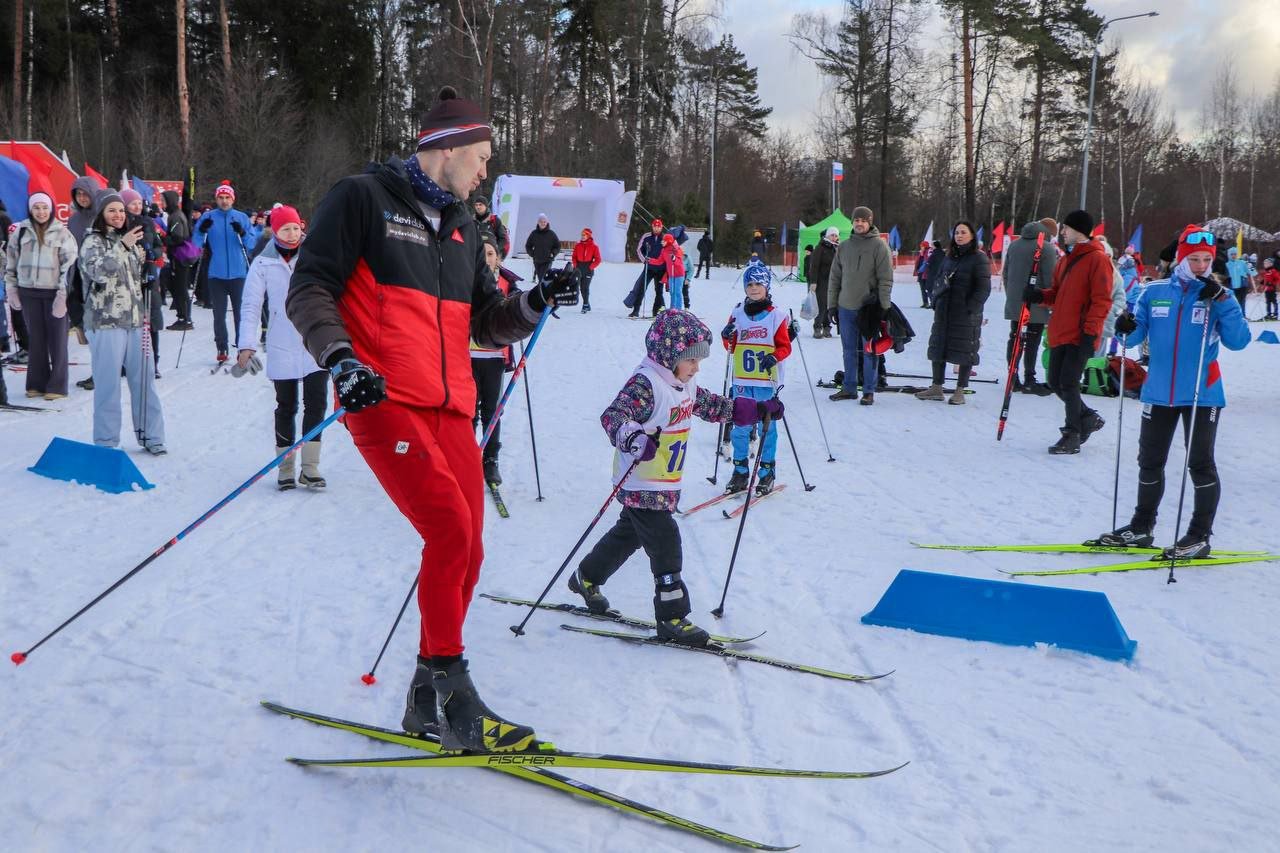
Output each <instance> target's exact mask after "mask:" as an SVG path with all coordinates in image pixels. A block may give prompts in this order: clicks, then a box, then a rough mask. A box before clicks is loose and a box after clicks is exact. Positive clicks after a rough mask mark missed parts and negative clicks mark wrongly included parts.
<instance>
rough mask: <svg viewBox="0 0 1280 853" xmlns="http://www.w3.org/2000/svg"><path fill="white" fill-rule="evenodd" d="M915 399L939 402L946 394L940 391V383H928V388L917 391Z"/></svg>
mask: <svg viewBox="0 0 1280 853" xmlns="http://www.w3.org/2000/svg"><path fill="white" fill-rule="evenodd" d="M916 399H917V400H936V401H937V402H939V403H941V402H942V401H943V400H945V399H946V396H945V395H944V394H943V393H942V386H941V385H930V386H929V387H928V388H926V389H924V390H923V391H917V392H916Z"/></svg>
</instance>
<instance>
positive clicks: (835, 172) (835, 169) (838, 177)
mask: <svg viewBox="0 0 1280 853" xmlns="http://www.w3.org/2000/svg"><path fill="white" fill-rule="evenodd" d="M831 180H833V181H843V180H844V163H841V162H839V161H837V160H832V161H831Z"/></svg>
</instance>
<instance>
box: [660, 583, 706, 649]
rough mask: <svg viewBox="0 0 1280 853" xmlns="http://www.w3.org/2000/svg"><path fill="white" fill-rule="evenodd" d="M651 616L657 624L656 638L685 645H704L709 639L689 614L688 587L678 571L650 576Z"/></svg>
mask: <svg viewBox="0 0 1280 853" xmlns="http://www.w3.org/2000/svg"><path fill="white" fill-rule="evenodd" d="M653 616H654V619H655V620H656V621H657V623H658V639H660V640H666V641H668V642H673V643H680V644H681V645H685V646H705V645H706V644H707V641H708V640H709V639H711V637H710V635H709V634H707V632H706V631H704V630H702V629H701V628H699V627H698V626H697V625H695V624H693V623H692V622H690V621H689V619H688V618H687V617H688V616H689V590H688V589H687V588H686V587H685V585H684V581H682V580H680V573H679V572H671V573H670V574H665V575H655V576H654V578H653Z"/></svg>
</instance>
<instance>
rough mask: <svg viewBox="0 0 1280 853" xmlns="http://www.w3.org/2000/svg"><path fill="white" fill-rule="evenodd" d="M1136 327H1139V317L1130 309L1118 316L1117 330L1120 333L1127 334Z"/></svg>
mask: <svg viewBox="0 0 1280 853" xmlns="http://www.w3.org/2000/svg"><path fill="white" fill-rule="evenodd" d="M1136 328H1138V318H1136V317H1134V316H1133V314H1131V313H1129V312H1128V311H1126V312H1124V313H1123V314H1121V315H1120V316H1119V317H1117V318H1116V331H1117V332H1119V333H1120V334H1122V335H1127V334H1129V333H1130V332H1132V331H1133V330H1134V329H1136Z"/></svg>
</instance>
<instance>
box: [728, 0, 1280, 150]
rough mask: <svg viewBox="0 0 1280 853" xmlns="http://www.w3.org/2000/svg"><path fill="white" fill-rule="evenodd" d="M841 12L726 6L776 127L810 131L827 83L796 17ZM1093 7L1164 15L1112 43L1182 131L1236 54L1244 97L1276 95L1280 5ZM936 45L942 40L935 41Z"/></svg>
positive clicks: (1160, 1) (766, 0) (792, 3)
mask: <svg viewBox="0 0 1280 853" xmlns="http://www.w3.org/2000/svg"><path fill="white" fill-rule="evenodd" d="M843 5H844V4H843V3H840V2H829V1H828V2H822V0H724V4H723V7H722V8H723V12H722V15H721V21H720V23H719V25H713V28H714V31H715V32H717V33H731V34H732V35H733V38H734V41H735V42H736V43H737V45H738V47H739V48H740V49H741V50H742V51H743V53H745V54H746V56H747V61H748V62H749V63H751V64H752V65H755V66H756V67H757V68H758V69H759V71H760V95H761V99H762V100H763V101H764V103H765V105H766V106H770V107H773V115H772V116H771V117H770V125H771V126H772V127H773V128H786V129H788V130H793V131H796V132H805V131H807V129H808V125H809V122H810V121H811V117H812V116H813V113H814V109H815V107H816V106H817V104H818V100H819V98H820V96H821V93H822V87H823V81H822V79H821V77H820V75H819V74H818V73H817V71H816V69H815V68H814V65H813V63H812V62H811V61H809V60H808V59H806V58H804V57H803V56H801V55H800V54H799V53H798V52H796V50H795V49H794V48H793V47H792V46H791V43H790V41H788V39H787V33H788V32H789V31H790V29H791V19H792V17H793V16H794V15H796V14H797V13H799V12H810V11H822V12H825V13H826V14H827V15H828V17H830V18H832V19H837V18H839V16H840V12H841V9H842V8H843ZM1089 7H1090V8H1091V9H1093V11H1094V12H1096V13H1098V14H1100V15H1103V16H1104V17H1106V18H1115V17H1120V16H1122V15H1133V14H1139V13H1142V12H1149V11H1152V10H1155V11H1158V12H1160V15H1159V17H1156V18H1140V19H1136V20H1133V21H1121V22H1120V23H1118V24H1115V25H1113V26H1112V27H1111V28H1109V29H1108V30H1107V35H1106V41H1107V42H1108V43H1109V44H1113V43H1115V42H1117V41H1118V42H1119V43H1120V44H1121V45H1122V47H1123V54H1122V60H1121V61H1122V63H1123V64H1124V65H1126V66H1128V67H1130V68H1133V69H1137V70H1138V72H1137V73H1138V74H1140V75H1141V76H1142V77H1144V78H1145V79H1146V80H1147V81H1148V82H1150V83H1152V84H1153V85H1155V86H1156V87H1157V89H1159V90H1160V91H1161V93H1162V95H1163V97H1164V100H1165V103H1166V104H1168V105H1171V106H1173V107H1174V109H1175V115H1176V117H1177V119H1178V125H1179V130H1180V132H1182V133H1183V134H1186V133H1187V130H1188V128H1189V127H1190V126H1191V125H1192V123H1193V122H1194V121H1195V120H1196V116H1197V115H1198V113H1199V109H1200V106H1201V104H1203V103H1205V102H1206V101H1207V100H1208V98H1209V91H1210V88H1211V86H1212V84H1213V78H1214V75H1215V73H1216V72H1217V69H1218V63H1219V62H1220V61H1221V60H1222V58H1223V57H1225V56H1227V55H1231V56H1234V57H1235V59H1236V67H1237V71H1238V74H1239V80H1240V87H1241V92H1242V94H1245V95H1247V94H1249V93H1250V91H1253V92H1255V93H1257V94H1259V95H1261V94H1264V93H1266V92H1269V91H1271V89H1272V88H1273V87H1274V86H1275V84H1276V80H1277V76H1278V75H1280V0H1091V2H1090V3H1089ZM935 17H936V13H935ZM943 27H944V22H943V21H941V20H937V19H935V20H934V21H932V22H931V24H930V29H931V32H932V33H934V34H936V35H940V34H941V33H942V32H943ZM934 41H935V42H936V43H940V42H937V41H936V37H935V39H934ZM1082 120H1083V119H1082Z"/></svg>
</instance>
